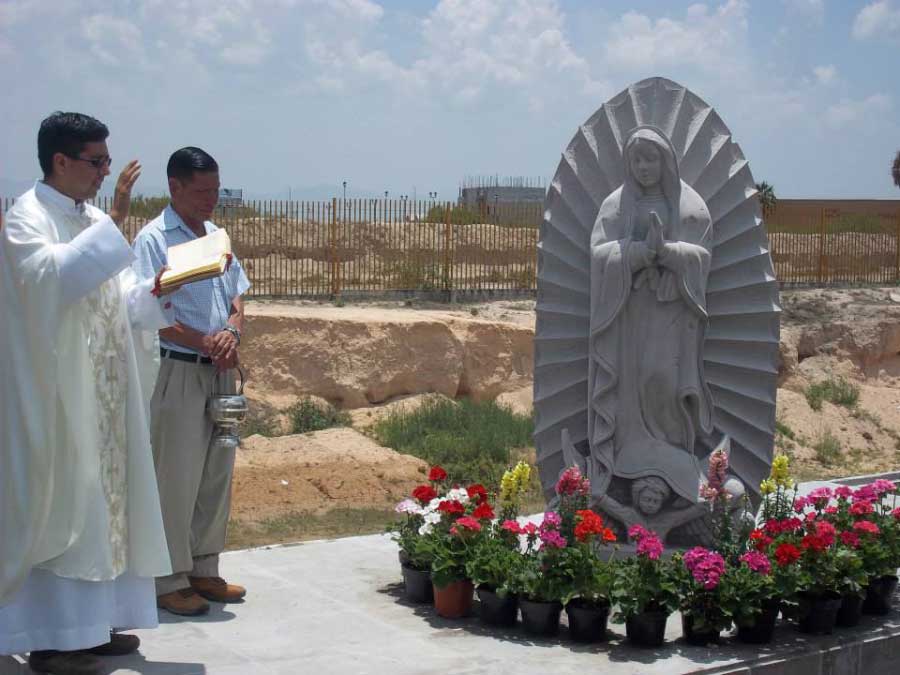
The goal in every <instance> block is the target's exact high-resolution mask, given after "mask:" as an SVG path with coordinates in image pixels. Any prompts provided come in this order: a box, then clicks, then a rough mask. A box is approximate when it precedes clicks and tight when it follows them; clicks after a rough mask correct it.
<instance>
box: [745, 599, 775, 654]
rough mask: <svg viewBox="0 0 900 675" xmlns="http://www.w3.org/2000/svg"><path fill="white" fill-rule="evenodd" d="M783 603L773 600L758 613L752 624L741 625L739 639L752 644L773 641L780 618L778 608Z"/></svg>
mask: <svg viewBox="0 0 900 675" xmlns="http://www.w3.org/2000/svg"><path fill="white" fill-rule="evenodd" d="M780 608H781V603H780V602H779V601H778V600H773V601H772V602H769V603H767V604H765V605H763V607H762V612H761V613H759V614H757V615H756V617H755V620H754V621H753V623H752V624H744V625H742V626H741V625H739V626H738V630H737V639H738V640H740V641H741V642H744V643H746V644H751V645H762V644H767V643H769V642H771V641H772V638H773V637H775V622H776V621H777V620H778V610H779V609H780Z"/></svg>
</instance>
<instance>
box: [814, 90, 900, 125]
mask: <svg viewBox="0 0 900 675" xmlns="http://www.w3.org/2000/svg"><path fill="white" fill-rule="evenodd" d="M892 107H893V102H892V101H891V98H890V96H888V95H886V94H872V95H871V96H869V97H867V98H865V99H863V100H861V101H853V100H851V99H847V98H844V99H841V100H840V102H838V103H835V104H833V105H830V106H828V108H827V109H826V110H825V122H826V124H828V126H830V127H833V128H840V127H845V126H848V125H851V124H855V123H857V122H861V121H863V122H864V121H865V120H867V118H872V117H876V118H877V117H883V116H884V115H886V114H888V113H889V112H890V110H891V108H892ZM869 121H870V122H872V123H873V124H872V126H875V124H874V123H875V122H880V120H878V119H873V120H869Z"/></svg>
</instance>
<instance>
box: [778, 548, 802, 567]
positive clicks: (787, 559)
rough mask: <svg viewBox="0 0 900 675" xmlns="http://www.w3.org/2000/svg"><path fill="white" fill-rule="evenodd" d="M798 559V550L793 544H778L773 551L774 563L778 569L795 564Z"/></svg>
mask: <svg viewBox="0 0 900 675" xmlns="http://www.w3.org/2000/svg"><path fill="white" fill-rule="evenodd" d="M799 559H800V549H798V548H797V547H796V546H794V545H793V544H780V545H779V546H778V548H776V549H775V562H777V563H778V565H779V566H780V567H784V566H785V565H790V564H791V563H795V562H797V561H798V560H799Z"/></svg>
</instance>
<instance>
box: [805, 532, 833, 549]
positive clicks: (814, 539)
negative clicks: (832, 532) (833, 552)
mask: <svg viewBox="0 0 900 675" xmlns="http://www.w3.org/2000/svg"><path fill="white" fill-rule="evenodd" d="M800 546H802V547H803V548H804V549H812V550H813V551H817V552H819V553H821V552H822V551H824V550H825V549H826V548H828V544H826V543H825V540H824V539H823V538H822V537H820V536H818V535H816V534H807V535H806V536H805V537H803V541H801V542H800Z"/></svg>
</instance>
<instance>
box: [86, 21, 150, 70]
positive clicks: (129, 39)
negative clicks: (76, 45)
mask: <svg viewBox="0 0 900 675" xmlns="http://www.w3.org/2000/svg"><path fill="white" fill-rule="evenodd" d="M81 35H82V37H84V39H85V40H86V41H87V43H88V44H89V45H90V51H91V54H93V55H94V56H95V57H96V58H97V59H98V60H100V61H101V62H102V63H104V64H106V65H111V66H115V65H120V64H122V65H135V64H136V62H138V63H142V62H143V60H144V51H143V46H142V36H141V30H140V29H139V28H138V27H137V26H135V25H134V24H133V23H132V22H131V21H128V20H126V19H120V18H118V17H114V16H110V15H108V14H94V15H93V16H89V17H86V18H84V19H82V20H81Z"/></svg>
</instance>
